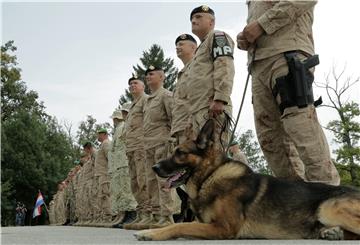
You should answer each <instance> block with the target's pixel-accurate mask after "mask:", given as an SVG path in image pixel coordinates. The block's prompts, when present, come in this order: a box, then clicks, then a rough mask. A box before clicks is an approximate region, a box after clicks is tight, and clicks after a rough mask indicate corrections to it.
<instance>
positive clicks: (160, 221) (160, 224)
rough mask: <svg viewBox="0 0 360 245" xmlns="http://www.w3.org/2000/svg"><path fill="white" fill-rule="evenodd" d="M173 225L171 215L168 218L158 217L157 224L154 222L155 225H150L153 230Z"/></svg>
mask: <svg viewBox="0 0 360 245" xmlns="http://www.w3.org/2000/svg"><path fill="white" fill-rule="evenodd" d="M172 224H174V219H173V216H172V215H169V216H160V218H159V219H158V222H156V223H155V224H152V225H150V228H151V229H154V228H162V227H165V226H168V225H172Z"/></svg>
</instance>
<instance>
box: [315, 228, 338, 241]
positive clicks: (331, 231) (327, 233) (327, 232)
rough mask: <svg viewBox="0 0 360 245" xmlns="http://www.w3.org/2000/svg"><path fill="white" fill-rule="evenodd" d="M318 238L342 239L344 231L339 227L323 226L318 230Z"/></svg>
mask: <svg viewBox="0 0 360 245" xmlns="http://www.w3.org/2000/svg"><path fill="white" fill-rule="evenodd" d="M320 238H321V239H325V240H344V231H343V230H342V229H341V228H340V227H339V226H335V227H325V228H322V229H321V230H320Z"/></svg>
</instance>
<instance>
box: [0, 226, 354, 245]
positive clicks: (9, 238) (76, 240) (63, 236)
mask: <svg viewBox="0 0 360 245" xmlns="http://www.w3.org/2000/svg"><path fill="white" fill-rule="evenodd" d="M339 243H341V244H357V245H359V244H360V241H357V242H350V241H342V242H339V241H334V242H329V241H314V240H296V241H275V240H271V241H269V240H222V241H200V240H174V241H165V242H161V243H160V242H140V241H137V240H135V238H134V236H133V231H126V230H120V229H109V228H91V227H71V226H27V227H2V228H1V244H3V245H5V244H41V245H45V244H217V245H220V244H240V245H250V244H251V245H252V244H255V245H256V244H280V245H282V244H291V245H297V244H328V245H329V244H330V245H333V244H339Z"/></svg>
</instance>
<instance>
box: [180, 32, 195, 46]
mask: <svg viewBox="0 0 360 245" xmlns="http://www.w3.org/2000/svg"><path fill="white" fill-rule="evenodd" d="M185 40H188V41H191V42H194V43H195V44H197V42H196V40H195V38H194V37H193V36H191V35H190V34H181V35H180V36H178V37H177V38H176V40H175V45H176V44H177V43H178V42H180V41H185Z"/></svg>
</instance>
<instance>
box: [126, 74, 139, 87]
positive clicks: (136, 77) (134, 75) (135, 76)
mask: <svg viewBox="0 0 360 245" xmlns="http://www.w3.org/2000/svg"><path fill="white" fill-rule="evenodd" d="M138 79H139V78H138V76H137V75H136V74H132V77H130V78H129V81H128V84H129V85H130V82H131V81H133V80H138Z"/></svg>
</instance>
